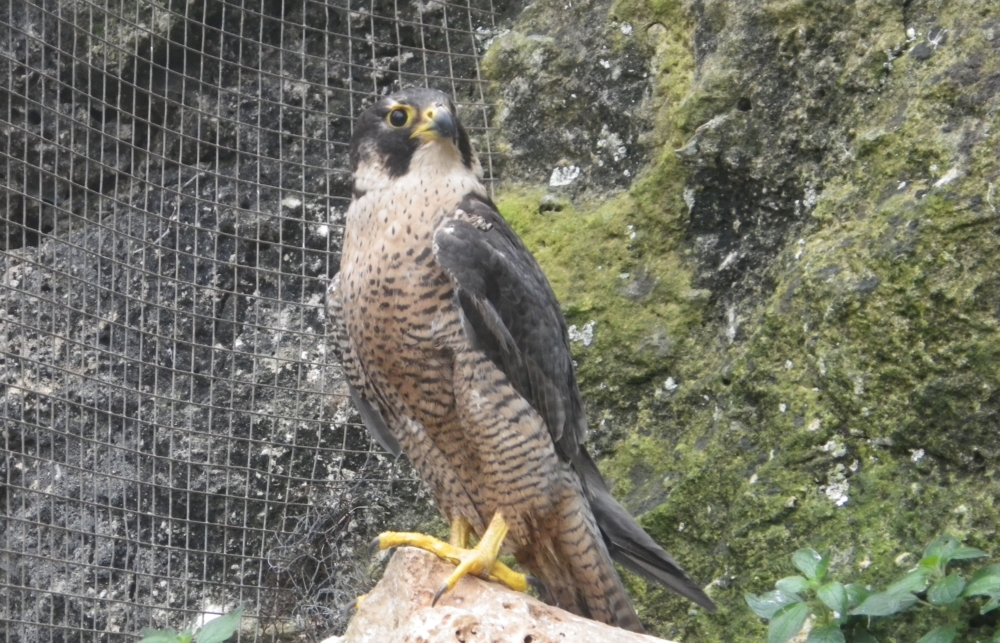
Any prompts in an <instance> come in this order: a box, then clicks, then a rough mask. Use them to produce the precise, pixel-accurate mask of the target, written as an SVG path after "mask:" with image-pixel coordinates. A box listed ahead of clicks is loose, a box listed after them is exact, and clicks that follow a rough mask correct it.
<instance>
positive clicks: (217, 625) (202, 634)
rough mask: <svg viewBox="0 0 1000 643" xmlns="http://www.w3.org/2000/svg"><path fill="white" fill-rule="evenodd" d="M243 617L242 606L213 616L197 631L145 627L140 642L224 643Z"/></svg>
mask: <svg viewBox="0 0 1000 643" xmlns="http://www.w3.org/2000/svg"><path fill="white" fill-rule="evenodd" d="M242 617H243V608H242V607H240V608H238V609H235V610H233V611H232V612H229V613H228V614H223V615H222V616H217V617H216V618H213V619H212V620H210V621H208V622H207V623H205V624H204V625H202V626H201V627H200V628H198V630H197V631H194V630H193V629H192V628H188V629H186V630H184V631H183V632H177V631H176V630H174V629H173V628H169V627H168V628H167V629H164V630H154V629H151V628H148V627H144V628H142V639H141V640H140V641H139V643H192V641H193V642H194V643H222V642H223V641H225V640H226V639H228V638H229V637H230V636H232V635H233V634H234V633H235V632H236V629H237V628H238V627H239V626H240V619H241V618H242Z"/></svg>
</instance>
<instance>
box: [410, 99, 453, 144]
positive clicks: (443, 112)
mask: <svg viewBox="0 0 1000 643" xmlns="http://www.w3.org/2000/svg"><path fill="white" fill-rule="evenodd" d="M410 138H419V139H421V140H422V141H437V140H443V139H447V140H450V141H451V142H452V143H454V144H455V145H458V126H457V125H456V124H455V117H454V116H452V114H451V111H450V110H449V109H448V108H447V107H445V106H444V105H432V106H431V107H429V108H428V109H425V110H424V111H423V113H422V114H421V115H420V124H419V125H417V127H416V128H415V129H414V130H413V134H410Z"/></svg>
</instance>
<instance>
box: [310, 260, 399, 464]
mask: <svg viewBox="0 0 1000 643" xmlns="http://www.w3.org/2000/svg"><path fill="white" fill-rule="evenodd" d="M339 290H340V274H339V273H338V274H336V275H334V277H333V279H331V280H330V286H329V287H328V288H327V289H326V326H327V335H329V337H330V342H329V344H330V347H331V348H332V349H333V352H334V355H335V356H336V357H337V360H338V361H339V362H340V364H341V366H343V367H344V374H345V375H346V376H347V390H348V391H349V392H350V394H351V399H352V400H353V401H354V406H355V407H357V409H358V413H359V414H360V415H361V421H362V422H364V424H365V427H366V428H367V429H368V432H369V433H371V434H372V437H373V438H375V440H376V441H377V442H378V443H379V444H381V445H382V448H383V449H385V450H386V451H388V452H389V453H391V454H392V455H394V456H398V455H399V454H400V452H401V449H400V448H399V442H397V441H396V438H395V437H393V435H392V432H391V431H390V430H389V427H388V426H386V424H385V420H384V419H383V418H382V414H381V413H380V412H379V410H378V407H377V406H375V405H374V404H372V400H374V399H375V398H374V396H373V395H370V394H369V391H368V386H367V380H366V378H365V376H364V373H362V372H361V370H360V369H359V367H358V362H357V360H356V359H355V358H354V349H353V348H352V347H351V340H350V338H349V337H348V335H347V328H346V327H345V326H344V316H343V313H342V308H341V305H340V292H339Z"/></svg>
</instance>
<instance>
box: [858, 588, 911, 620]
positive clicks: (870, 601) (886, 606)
mask: <svg viewBox="0 0 1000 643" xmlns="http://www.w3.org/2000/svg"><path fill="white" fill-rule="evenodd" d="M916 602H917V597H916V596H914V595H913V594H911V593H909V592H903V593H890V592H879V593H878V594H872V595H871V596H869V597H868V598H866V599H865V600H864V602H863V603H861V605H858V606H857V607H855V608H854V609H852V610H851V612H850V613H851V615H852V616H889V615H890V614H897V613H899V612H902V611H903V610H905V609H906V608H908V607H909V606H911V605H913V604H914V603H916Z"/></svg>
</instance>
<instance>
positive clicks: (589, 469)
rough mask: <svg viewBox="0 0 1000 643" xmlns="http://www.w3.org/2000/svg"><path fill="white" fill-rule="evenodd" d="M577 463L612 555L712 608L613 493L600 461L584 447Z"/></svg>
mask: <svg viewBox="0 0 1000 643" xmlns="http://www.w3.org/2000/svg"><path fill="white" fill-rule="evenodd" d="M573 464H574V466H575V467H576V469H577V472H578V473H580V475H581V477H582V478H583V480H584V485H585V487H586V492H587V497H588V499H589V500H590V507H591V510H592V511H593V512H594V519H595V520H596V521H597V525H598V527H599V528H600V530H601V534H602V535H603V537H604V541H605V543H606V544H607V547H608V551H609V552H610V553H611V557H612V558H613V559H614V560H615V561H616V562H617V563H619V564H620V565H621V566H622V567H625V568H626V569H628V570H629V571H631V572H634V573H635V574H638V575H639V576H642V577H643V578H645V579H647V580H650V581H653V582H656V583H659V584H661V585H663V586H664V587H668V588H670V589H672V590H673V591H675V592H677V593H678V594H680V595H681V596H684V597H685V598H687V599H689V600H691V601H693V602H695V603H697V604H698V605H700V606H702V607H704V608H705V609H707V610H708V611H710V612H714V611H715V609H716V608H715V603H713V602H712V599H710V598H709V597H708V595H707V594H705V592H704V591H703V590H702V589H701V587H699V586H698V585H697V584H696V583H695V582H694V581H693V580H691V577H689V576H688V575H687V573H686V572H685V571H684V570H683V569H681V566H680V565H678V564H677V561H675V560H674V559H673V558H672V557H671V556H670V554H668V553H667V552H666V551H665V550H664V549H663V548H662V547H660V546H659V545H658V544H657V543H656V541H654V540H653V539H652V538H651V537H650V535H649V534H647V533H646V532H645V530H643V528H642V527H640V526H639V523H637V522H636V521H635V519H634V518H633V517H632V516H631V515H630V514H629V513H628V511H626V510H625V508H624V507H622V506H621V505H620V504H619V503H618V501H617V500H615V499H614V497H613V496H612V495H611V492H610V491H609V490H608V487H607V485H606V484H605V483H604V479H603V478H602V477H601V474H600V472H598V470H597V465H595V464H594V461H593V460H592V459H591V458H590V455H588V454H587V452H586V451H584V450H583V449H581V450H580V452H579V455H578V456H577V458H576V459H575V460H574V463H573Z"/></svg>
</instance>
